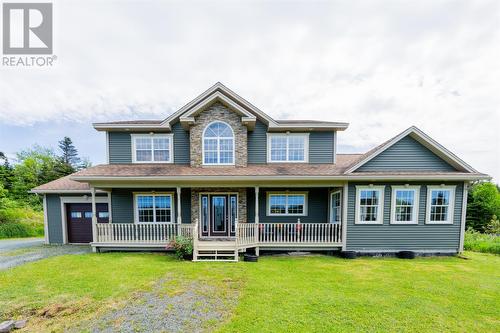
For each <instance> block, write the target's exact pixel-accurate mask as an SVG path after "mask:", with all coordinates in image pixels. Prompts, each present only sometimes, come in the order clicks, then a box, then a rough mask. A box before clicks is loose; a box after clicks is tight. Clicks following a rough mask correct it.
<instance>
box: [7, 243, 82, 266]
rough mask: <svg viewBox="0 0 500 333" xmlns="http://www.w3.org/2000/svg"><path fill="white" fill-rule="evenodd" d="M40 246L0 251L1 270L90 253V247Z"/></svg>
mask: <svg viewBox="0 0 500 333" xmlns="http://www.w3.org/2000/svg"><path fill="white" fill-rule="evenodd" d="M2 242H4V241H2ZM38 244H39V243H38ZM38 244H36V245H32V246H25V247H17V248H15V249H14V250H10V251H5V250H4V251H0V270H3V269H7V268H11V267H15V266H19V265H22V264H25V263H27V262H32V261H37V260H41V259H45V258H48V257H53V256H60V255H64V254H81V253H88V252H90V246H80V245H38Z"/></svg>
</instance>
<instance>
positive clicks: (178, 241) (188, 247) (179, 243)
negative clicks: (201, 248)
mask: <svg viewBox="0 0 500 333" xmlns="http://www.w3.org/2000/svg"><path fill="white" fill-rule="evenodd" d="M172 249H173V250H174V251H175V256H176V257H177V258H179V259H183V258H187V257H190V256H192V255H193V239H192V238H189V237H183V236H177V237H175V238H174V239H173V240H171V241H170V243H168V246H167V250H172Z"/></svg>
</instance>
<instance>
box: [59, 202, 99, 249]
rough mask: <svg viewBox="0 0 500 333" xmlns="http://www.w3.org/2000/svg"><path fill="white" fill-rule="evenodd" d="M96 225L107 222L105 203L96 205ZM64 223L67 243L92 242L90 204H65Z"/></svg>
mask: <svg viewBox="0 0 500 333" xmlns="http://www.w3.org/2000/svg"><path fill="white" fill-rule="evenodd" d="M96 210H97V223H108V222H109V211H108V204H107V203H97V204H96ZM66 222H67V228H68V242H69V243H90V242H92V204H90V203H67V204H66Z"/></svg>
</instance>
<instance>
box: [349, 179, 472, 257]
mask: <svg viewBox="0 0 500 333" xmlns="http://www.w3.org/2000/svg"><path fill="white" fill-rule="evenodd" d="M410 184H412V185H421V186H420V200H419V201H420V202H419V215H418V220H419V221H418V224H416V225H394V224H390V211H391V194H392V189H391V186H392V185H404V183H384V184H381V183H379V184H376V183H374V185H385V192H384V219H383V220H384V223H383V225H360V224H354V219H355V206H356V203H355V200H356V187H355V185H366V184H349V193H348V208H347V236H346V241H347V249H348V250H358V251H363V250H365V251H378V250H380V251H383V250H432V251H440V250H441V251H458V248H459V241H460V222H461V214H462V195H463V183H446V185H456V190H455V207H454V214H453V224H448V225H430V224H425V217H426V211H425V210H426V204H427V186H426V185H436V184H431V183H410ZM438 184H439V183H438Z"/></svg>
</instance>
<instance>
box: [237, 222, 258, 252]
mask: <svg viewBox="0 0 500 333" xmlns="http://www.w3.org/2000/svg"><path fill="white" fill-rule="evenodd" d="M257 236H258V224H255V223H238V224H237V225H236V241H237V243H238V247H245V246H249V245H256V244H257V241H258V237H257Z"/></svg>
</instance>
